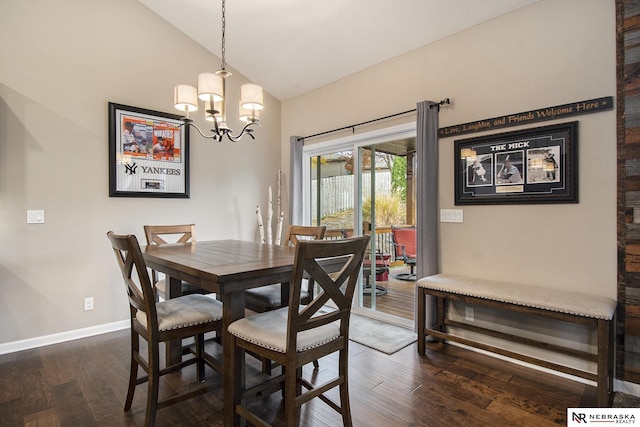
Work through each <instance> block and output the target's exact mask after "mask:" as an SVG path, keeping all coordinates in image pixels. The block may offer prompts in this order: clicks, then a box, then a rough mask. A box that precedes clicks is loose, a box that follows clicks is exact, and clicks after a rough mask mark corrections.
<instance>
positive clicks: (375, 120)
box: [300, 98, 451, 141]
mask: <svg viewBox="0 0 640 427" xmlns="http://www.w3.org/2000/svg"><path fill="white" fill-rule="evenodd" d="M444 104H447V105H448V104H451V100H450V99H449V98H445V99H443V100H442V101H440V102H438V103H435V104H433V105H436V106H438V109H439V108H440V106H441V105H444ZM415 111H417V109H416V108H414V109H413V110H407V111H403V112H401V113H396V114H391V115H390V116H384V117H380V118H377V119H372V120H367V121H366V122H361V123H356V124H354V125H351V126H344V127H341V128H338V129H332V130H328V131H325V132H320V133H315V134H313V135H309V136H302V137H300V139H301V140H303V141H304V140H305V139H309V138H315V137H317V136H322V135H327V134H329V133H334V132H340V131H341V130H347V129H352V131H353V133H355V132H356V126H362V125H368V124H369V123H374V122H379V121H381V120H386V119H390V118H392V117H397V116H402V115H405V114H409V113H414V112H415Z"/></svg>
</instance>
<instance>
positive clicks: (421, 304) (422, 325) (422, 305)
mask: <svg viewBox="0 0 640 427" xmlns="http://www.w3.org/2000/svg"><path fill="white" fill-rule="evenodd" d="M426 317H427V294H426V292H425V291H424V289H423V288H418V354H422V355H424V353H425V340H426V338H427V336H426V334H425V329H426Z"/></svg>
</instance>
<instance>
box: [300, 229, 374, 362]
mask: <svg viewBox="0 0 640 427" xmlns="http://www.w3.org/2000/svg"><path fill="white" fill-rule="evenodd" d="M369 238H370V237H369V236H360V237H354V238H350V239H339V240H313V241H300V242H299V243H298V245H297V246H296V255H295V261H294V266H293V272H292V275H291V281H290V286H291V293H290V296H289V320H288V326H287V328H288V329H287V331H288V332H287V348H288V349H290V351H291V350H293V351H295V349H296V344H297V338H298V333H299V332H302V331H306V330H309V329H313V328H317V327H320V326H323V325H326V324H329V323H332V322H336V321H338V322H340V334H341V335H342V336H348V331H349V330H348V328H349V315H350V312H351V303H352V301H353V294H354V292H355V288H356V283H357V280H358V275H359V273H360V267H361V266H362V261H363V259H364V254H365V251H366V248H367V244H368V243H369ZM307 276H308V277H309V278H310V279H312V280H313V281H314V282H315V283H317V284H318V285H319V286H320V287H321V289H322V291H321V292H320V293H319V294H318V295H317V296H316V297H314V298H313V300H312V301H311V302H310V303H309V304H307V305H306V306H305V307H304V308H302V309H301V310H299V307H300V293H301V291H302V281H303V278H304V277H307ZM329 301H331V302H332V303H333V305H335V310H331V311H329V312H327V313H323V311H324V310H322V308H323V307H324V305H325V304H326V303H327V302H329Z"/></svg>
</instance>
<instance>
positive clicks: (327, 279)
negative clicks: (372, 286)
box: [227, 236, 369, 426]
mask: <svg viewBox="0 0 640 427" xmlns="http://www.w3.org/2000/svg"><path fill="white" fill-rule="evenodd" d="M368 243H369V236H361V237H354V238H350V239H341V240H313V241H300V242H298V243H297V245H296V254H295V261H294V267H293V272H292V275H291V280H290V282H289V283H290V286H291V288H292V289H291V292H290V296H289V305H288V307H282V308H280V309H278V310H272V311H267V312H264V313H259V314H255V315H253V316H248V317H245V318H242V319H239V320H237V321H235V322H233V323H232V324H231V325H230V326H229V328H228V331H229V333H230V334H231V339H230V345H231V352H232V356H231V357H230V360H229V365H230V366H228V367H227V368H228V369H231V371H233V372H236V371H237V368H236V366H235V363H236V360H238V354H237V352H239V351H242V350H245V351H248V352H252V353H254V354H258V355H261V356H263V357H266V358H268V359H270V360H274V361H275V362H277V363H279V364H281V365H282V366H283V368H284V369H283V372H282V373H281V374H279V375H277V376H270V377H269V379H267V381H266V382H265V383H261V384H256V385H254V386H252V387H251V388H249V389H245V390H242V389H238V388H237V385H238V384H239V383H242V380H241V378H242V376H243V373H239V374H238V375H240V377H238V378H237V379H236V380H235V381H234V382H233V384H232V387H233V390H232V392H231V394H232V395H233V397H234V402H233V408H234V425H235V422H237V421H239V420H238V417H239V418H244V419H245V420H246V421H248V422H249V423H251V424H253V425H256V426H265V425H269V424H268V423H267V421H266V420H264V419H263V418H261V417H260V415H259V414H257V413H255V412H253V411H252V410H251V407H250V403H251V402H250V400H251V398H255V397H256V396H262V397H264V396H265V395H266V394H267V393H269V392H279V391H280V390H282V386H283V387H284V405H283V406H284V418H285V420H284V425H286V426H297V425H299V422H300V407H301V406H302V405H303V404H305V403H306V402H308V401H310V400H311V399H313V398H314V397H318V398H320V399H321V400H322V401H324V402H325V403H327V404H328V405H329V406H330V407H331V408H333V409H334V410H336V411H337V412H339V413H340V414H341V415H342V422H343V425H345V426H351V410H350V406H349V391H348V371H349V369H348V348H349V319H350V314H351V304H352V300H353V294H354V291H355V288H356V283H357V280H358V275H359V272H360V268H361V267H362V261H363V259H364V254H365V251H366V248H367V244H368ZM307 276H308V277H311V278H312V279H313V280H314V282H315V283H317V284H318V286H319V288H320V289H321V291H320V292H319V294H318V295H317V296H315V297H314V298H313V300H312V301H311V302H310V303H309V304H308V305H304V306H303V305H300V302H301V294H302V283H303V278H304V277H307ZM335 352H338V373H337V376H336V377H335V378H332V379H328V380H325V381H324V382H322V383H321V384H320V383H319V384H316V385H313V384H311V382H310V381H308V380H307V379H305V378H303V377H302V367H303V366H304V365H305V364H307V363H309V362H311V361H313V360H316V359H318V358H320V357H324V356H327V355H329V354H333V353H335ZM316 379H317V378H316ZM274 386H280V387H274ZM270 387H271V388H270ZM303 387H304V389H306V391H303ZM335 387H339V396H340V403H339V404H338V403H336V402H334V401H333V400H332V399H329V398H328V397H327V396H325V395H324V393H325V392H327V391H328V390H331V389H333V388H335Z"/></svg>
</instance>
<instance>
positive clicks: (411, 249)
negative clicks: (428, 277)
mask: <svg viewBox="0 0 640 427" xmlns="http://www.w3.org/2000/svg"><path fill="white" fill-rule="evenodd" d="M391 236H392V238H393V242H392V244H393V247H394V252H395V259H396V260H398V259H401V260H402V261H404V263H405V264H406V265H408V266H409V268H410V273H400V274H396V279H400V280H407V281H415V280H416V274H415V273H414V271H413V269H414V268H415V266H416V257H417V255H416V253H417V252H416V249H417V247H418V245H417V235H416V229H415V227H391Z"/></svg>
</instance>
